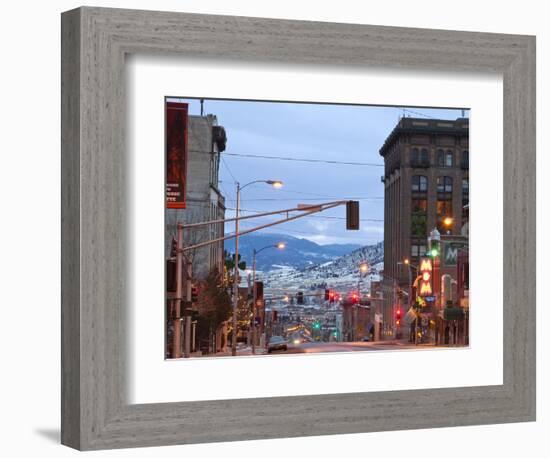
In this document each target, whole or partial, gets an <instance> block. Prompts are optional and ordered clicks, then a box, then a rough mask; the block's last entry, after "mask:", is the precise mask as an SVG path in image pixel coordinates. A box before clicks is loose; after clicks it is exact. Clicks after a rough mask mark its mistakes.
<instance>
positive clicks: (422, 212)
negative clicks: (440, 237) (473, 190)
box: [411, 175, 469, 256]
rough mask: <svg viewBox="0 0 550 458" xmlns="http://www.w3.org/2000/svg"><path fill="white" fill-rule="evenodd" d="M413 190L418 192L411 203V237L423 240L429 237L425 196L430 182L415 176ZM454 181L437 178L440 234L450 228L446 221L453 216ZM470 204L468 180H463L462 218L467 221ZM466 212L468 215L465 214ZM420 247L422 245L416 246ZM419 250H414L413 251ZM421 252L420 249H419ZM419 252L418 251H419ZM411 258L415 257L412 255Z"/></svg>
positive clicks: (437, 216)
mask: <svg viewBox="0 0 550 458" xmlns="http://www.w3.org/2000/svg"><path fill="white" fill-rule="evenodd" d="M412 183H413V184H412V190H413V191H416V194H415V195H413V197H412V201H411V207H412V208H411V236H412V237H413V238H416V239H423V238H425V237H426V236H427V223H428V199H427V196H426V195H425V194H419V193H420V192H423V193H424V192H426V191H427V189H428V180H427V178H426V177H425V176H423V175H415V176H413V180H412ZM452 191H453V179H452V178H451V177H448V176H442V177H438V178H437V200H436V226H437V229H438V230H439V231H440V232H443V231H447V230H449V229H450V228H449V227H447V226H446V225H445V219H446V218H447V217H449V216H450V217H452V216H453V200H452V199H453V194H452ZM468 203H469V182H468V178H463V179H462V218H463V220H466V219H467V207H466V206H467V205H468ZM465 207H466V210H465ZM465 211H466V214H465ZM414 246H418V247H420V246H421V245H418V244H417V245H415V244H413V247H414ZM414 250H417V249H416V248H413V251H414ZM418 250H419V248H418ZM418 250H417V251H418ZM411 256H415V255H414V254H413V253H411Z"/></svg>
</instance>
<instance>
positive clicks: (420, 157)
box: [410, 148, 470, 169]
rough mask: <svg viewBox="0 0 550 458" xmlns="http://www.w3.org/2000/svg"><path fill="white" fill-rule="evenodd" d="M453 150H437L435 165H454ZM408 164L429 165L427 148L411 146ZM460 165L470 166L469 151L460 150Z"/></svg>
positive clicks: (416, 165) (414, 165) (413, 165)
mask: <svg viewBox="0 0 550 458" xmlns="http://www.w3.org/2000/svg"><path fill="white" fill-rule="evenodd" d="M454 157H455V156H454V152H453V151H452V150H447V151H444V150H442V149H438V150H437V154H436V165H437V167H454V165H455V161H454ZM410 159H411V160H410V165H411V166H412V167H427V166H429V165H430V158H429V152H428V150H427V148H422V149H420V150H419V149H418V148H413V149H412V151H411V158H410ZM460 166H461V167H462V168H464V169H467V168H468V167H469V166H470V153H469V152H468V151H467V150H464V151H462V156H461V161H460Z"/></svg>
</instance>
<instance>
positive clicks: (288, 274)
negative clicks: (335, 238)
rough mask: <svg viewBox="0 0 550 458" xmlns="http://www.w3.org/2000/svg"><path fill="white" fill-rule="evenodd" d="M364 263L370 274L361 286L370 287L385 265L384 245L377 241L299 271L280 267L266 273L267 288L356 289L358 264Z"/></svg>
mask: <svg viewBox="0 0 550 458" xmlns="http://www.w3.org/2000/svg"><path fill="white" fill-rule="evenodd" d="M362 262H366V263H367V264H368V265H369V271H368V273H367V274H366V275H365V278H364V281H363V284H364V285H365V286H367V285H370V281H371V280H376V279H378V276H379V273H380V271H381V270H382V269H383V265H384V243H383V242H379V243H377V244H375V245H369V246H364V247H360V248H357V249H355V250H353V251H351V252H350V253H347V254H345V255H344V256H340V257H338V258H336V259H334V260H332V261H327V262H323V263H320V264H316V265H313V266H307V267H303V268H299V269H294V268H290V267H281V268H279V269H277V270H272V271H270V272H266V274H265V277H264V278H265V282H266V286H268V287H270V288H275V289H292V288H294V289H312V290H314V289H318V288H325V287H339V288H343V289H344V290H346V289H348V290H349V289H351V288H355V287H356V285H357V282H358V280H359V276H360V275H359V265H360V264H361V263H362Z"/></svg>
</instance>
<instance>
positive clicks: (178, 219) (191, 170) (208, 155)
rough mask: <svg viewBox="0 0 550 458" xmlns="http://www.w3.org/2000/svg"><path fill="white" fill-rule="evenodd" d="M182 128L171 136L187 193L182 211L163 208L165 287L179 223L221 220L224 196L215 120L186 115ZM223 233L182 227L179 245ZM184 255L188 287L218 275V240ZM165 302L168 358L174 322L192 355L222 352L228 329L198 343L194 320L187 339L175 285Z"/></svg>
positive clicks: (221, 133) (221, 134)
mask: <svg viewBox="0 0 550 458" xmlns="http://www.w3.org/2000/svg"><path fill="white" fill-rule="evenodd" d="M186 125H187V132H183V131H182V130H176V131H174V133H173V135H180V136H181V135H187V154H186V160H187V164H186V174H185V179H186V186H185V188H186V195H185V208H181V209H180V208H177V209H176V208H167V209H166V210H165V211H166V213H165V247H164V248H165V258H166V259H171V261H170V262H168V263H167V266H168V270H167V286H168V283H169V281H168V278H171V277H173V278H175V272H176V267H175V262H174V253H172V241H173V240H175V239H177V225H178V223H184V224H186V223H187V224H190V223H199V222H205V221H214V220H221V219H223V218H224V217H225V198H224V196H223V195H222V194H221V192H220V189H219V180H218V172H219V166H220V154H221V152H222V151H224V150H225V145H226V140H227V139H226V133H225V129H224V128H223V127H222V126H219V125H218V122H217V118H216V116H214V115H206V116H188V118H187V123H186ZM168 135H170V133H168ZM223 234H224V225H223V223H219V224H212V225H207V226H200V227H196V228H188V229H184V232H183V241H184V246H191V245H195V244H198V243H201V242H206V241H208V240H215V239H217V238H221V237H223ZM186 255H187V256H189V258H190V259H191V262H192V281H193V283H195V282H196V281H197V280H198V281H200V280H205V279H206V278H207V277H208V275H209V273H210V272H213V271H214V270H217V271H218V272H219V273H223V269H224V244H223V241H220V242H216V243H213V244H209V245H206V246H204V247H201V248H197V249H194V250H190V251H187V252H186ZM170 272H171V273H170ZM182 281H184V280H182ZM174 285H175V283H174ZM166 300H167V304H166V305H167V314H166V317H167V328H166V330H167V354H168V355H172V354H173V351H174V347H173V336H174V326H175V324H174V323H179V326H180V329H181V335H182V336H183V339H184V340H185V339H187V340H186V341H187V342H190V343H189V346H190V350H191V352H195V351H198V350H200V351H208V352H217V351H223V350H224V349H225V346H226V342H227V326H226V324H225V323H222V325H220V326H219V327H218V329H216V330H214V331H213V334H212V335H211V336H210V337H209V338H208V340H204V339H203V340H201V339H200V338H199V336H198V332H197V321H192V322H191V331H190V336H185V326H183V322H182V321H179V320H178V317H177V316H176V310H177V300H176V290H175V286H173V289H172V288H168V291H167V294H166ZM193 308H194V310H195V311H198V312H199V316H200V315H201V314H202V312H205V310H203V309H202V304H196V305H195V306H194V307H193ZM180 313H181V312H180ZM189 319H190V318H189ZM199 319H200V318H199ZM176 325H178V324H176ZM182 341H183V340H182Z"/></svg>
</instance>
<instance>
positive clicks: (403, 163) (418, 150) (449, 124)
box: [380, 118, 469, 329]
mask: <svg viewBox="0 0 550 458" xmlns="http://www.w3.org/2000/svg"><path fill="white" fill-rule="evenodd" d="M380 155H381V156H382V157H383V158H384V176H383V177H382V182H383V183H384V189H385V191H384V205H385V207H384V277H383V282H382V289H383V291H384V298H385V302H384V309H383V323H384V326H385V327H386V328H388V329H390V328H392V326H393V316H394V313H395V307H396V304H398V303H399V301H402V305H399V304H398V306H401V307H405V308H408V303H407V302H408V300H407V296H406V295H403V294H396V290H397V291H398V290H402V291H403V292H407V291H408V285H409V272H408V267H407V266H406V265H403V264H402V262H403V260H404V259H409V260H410V262H411V264H412V265H413V266H416V265H417V263H418V260H419V258H420V257H422V256H424V255H425V253H426V252H427V250H428V235H429V233H430V232H431V231H432V230H433V229H434V228H437V229H438V231H439V232H440V233H441V234H442V235H443V238H454V237H455V238H456V239H457V242H460V239H462V240H464V237H463V236H466V237H467V232H468V208H469V207H468V203H469V182H468V170H469V120H468V119H467V118H458V119H456V120H454V121H453V120H443V119H421V118H401V120H400V121H399V122H398V124H397V125H396V126H395V128H394V129H393V130H392V132H391V133H390V135H389V136H388V137H387V139H386V141H385V142H384V144H383V146H382V148H380ZM446 217H450V218H452V224H451V225H450V226H446V225H445V224H444V221H445V218H446ZM445 236H448V237H445ZM461 236H462V237H461ZM399 263H401V264H399ZM448 267H449V269H448V270H449V272H453V273H454V271H456V267H454V271H453V268H452V266H451V265H449V266H448ZM441 273H444V272H441ZM413 274H415V272H414V271H413ZM453 276H456V275H453ZM401 297H402V299H400V298H401Z"/></svg>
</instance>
